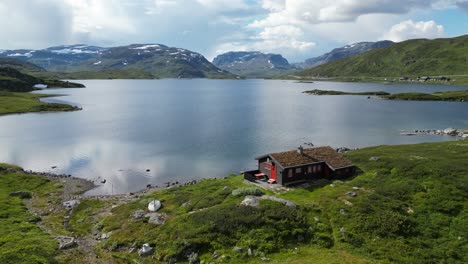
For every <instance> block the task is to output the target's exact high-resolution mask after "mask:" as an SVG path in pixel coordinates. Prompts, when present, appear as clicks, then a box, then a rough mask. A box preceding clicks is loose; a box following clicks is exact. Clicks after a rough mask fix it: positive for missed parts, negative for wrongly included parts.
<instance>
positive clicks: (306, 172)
mask: <svg viewBox="0 0 468 264" xmlns="http://www.w3.org/2000/svg"><path fill="white" fill-rule="evenodd" d="M326 169H328V166H327V165H326V164H325V163H315V164H310V165H304V166H297V167H292V168H286V169H284V170H283V172H282V174H281V183H280V181H278V180H277V182H278V183H280V184H283V185H285V184H289V183H293V182H298V181H309V180H314V179H320V178H324V176H325V172H326Z"/></svg>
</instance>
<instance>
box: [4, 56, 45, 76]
mask: <svg viewBox="0 0 468 264" xmlns="http://www.w3.org/2000/svg"><path fill="white" fill-rule="evenodd" d="M0 67H1V68H12V69H15V70H17V71H21V72H26V73H39V72H45V71H46V70H44V69H43V68H41V67H39V66H37V65H36V64H33V63H30V62H27V61H23V60H17V59H9V58H0Z"/></svg>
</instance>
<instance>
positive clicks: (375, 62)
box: [300, 35, 468, 79]
mask: <svg viewBox="0 0 468 264" xmlns="http://www.w3.org/2000/svg"><path fill="white" fill-rule="evenodd" d="M467 43H468V35H464V36H460V37H457V38H450V39H435V40H426V39H415V40H408V41H404V42H401V43H397V44H394V45H392V46H390V47H386V48H382V49H376V50H372V51H370V52H367V53H364V54H361V55H358V56H354V57H351V58H347V59H343V60H338V61H335V62H331V63H327V64H324V65H321V66H319V67H315V68H312V69H308V70H305V71H303V72H301V73H300V75H301V76H304V77H306V76H333V77H343V76H358V77H359V76H368V77H372V76H386V77H388V76H394V77H398V76H427V75H432V76H434V75H466V74H468V45H467ZM454 78H455V79H457V77H454ZM454 78H452V79H454Z"/></svg>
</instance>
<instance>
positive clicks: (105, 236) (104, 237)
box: [101, 231, 112, 240]
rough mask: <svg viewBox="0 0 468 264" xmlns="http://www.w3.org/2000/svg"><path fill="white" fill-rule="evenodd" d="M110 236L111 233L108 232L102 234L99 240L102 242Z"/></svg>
mask: <svg viewBox="0 0 468 264" xmlns="http://www.w3.org/2000/svg"><path fill="white" fill-rule="evenodd" d="M111 234H112V231H110V232H107V233H102V234H101V239H102V240H104V239H108V238H109V237H110V236H111Z"/></svg>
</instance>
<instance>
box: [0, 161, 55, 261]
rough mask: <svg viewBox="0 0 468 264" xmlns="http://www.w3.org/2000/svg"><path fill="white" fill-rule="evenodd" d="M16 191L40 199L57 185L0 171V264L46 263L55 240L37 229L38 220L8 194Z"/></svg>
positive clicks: (53, 190)
mask: <svg viewBox="0 0 468 264" xmlns="http://www.w3.org/2000/svg"><path fill="white" fill-rule="evenodd" d="M0 167H2V168H4V167H11V166H4V165H2V164H0ZM16 191H27V192H30V193H32V195H33V198H34V199H41V198H43V197H47V196H48V194H49V193H51V192H57V191H59V188H57V187H56V186H55V185H54V183H53V182H51V181H49V180H48V179H46V178H41V177H37V176H31V175H26V174H22V173H15V172H7V171H5V170H0V226H1V228H0V263H48V262H50V261H52V260H53V256H54V255H55V254H56V251H57V248H58V243H57V242H56V241H55V240H54V239H53V238H52V237H50V236H49V235H48V234H46V233H44V232H43V231H41V230H40V229H39V228H38V226H37V225H36V224H35V223H36V222H37V221H39V220H40V219H39V218H38V217H37V216H34V215H32V214H31V213H29V212H28V211H27V208H26V207H25V205H24V203H23V201H22V200H21V199H20V198H18V197H11V196H9V194H10V193H11V192H16Z"/></svg>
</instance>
